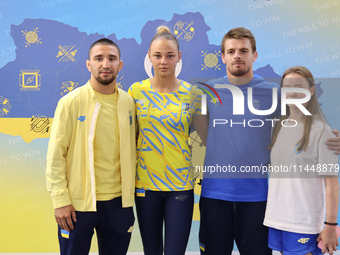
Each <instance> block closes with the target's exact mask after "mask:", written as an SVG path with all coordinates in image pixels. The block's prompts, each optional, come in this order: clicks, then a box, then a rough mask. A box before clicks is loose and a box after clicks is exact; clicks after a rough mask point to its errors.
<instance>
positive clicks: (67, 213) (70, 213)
mask: <svg viewBox="0 0 340 255" xmlns="http://www.w3.org/2000/svg"><path fill="white" fill-rule="evenodd" d="M54 215H55V220H56V222H57V223H58V224H59V226H60V227H61V228H62V229H64V230H66V231H68V232H70V230H73V229H74V227H73V222H77V218H76V210H75V209H74V207H73V206H72V205H67V206H64V207H60V208H57V209H55V213H54Z"/></svg>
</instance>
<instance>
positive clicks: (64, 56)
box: [57, 45, 77, 62]
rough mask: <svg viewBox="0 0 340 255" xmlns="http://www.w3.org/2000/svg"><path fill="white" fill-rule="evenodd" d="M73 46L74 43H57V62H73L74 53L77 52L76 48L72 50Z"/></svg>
mask: <svg viewBox="0 0 340 255" xmlns="http://www.w3.org/2000/svg"><path fill="white" fill-rule="evenodd" d="M74 47H75V45H73V46H72V45H68V46H61V45H59V47H58V48H59V51H58V54H57V58H59V57H60V59H59V61H58V62H70V61H72V62H74V61H75V59H74V56H75V55H76V53H77V50H73V49H74Z"/></svg>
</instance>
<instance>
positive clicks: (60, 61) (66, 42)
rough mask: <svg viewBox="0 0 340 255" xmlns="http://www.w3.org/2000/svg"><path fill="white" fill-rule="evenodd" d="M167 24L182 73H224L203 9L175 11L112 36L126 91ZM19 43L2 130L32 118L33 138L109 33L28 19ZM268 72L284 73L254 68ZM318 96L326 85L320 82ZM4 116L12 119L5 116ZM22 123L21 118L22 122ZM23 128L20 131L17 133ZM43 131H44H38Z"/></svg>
mask: <svg viewBox="0 0 340 255" xmlns="http://www.w3.org/2000/svg"><path fill="white" fill-rule="evenodd" d="M160 25H167V26H168V27H169V28H170V29H171V31H172V32H173V33H174V34H175V35H176V36H177V38H178V41H179V44H180V49H181V51H182V68H181V72H180V74H179V76H178V78H180V79H183V80H185V81H188V82H191V83H193V84H196V82H197V81H198V80H202V81H206V80H208V79H211V78H217V77H223V76H224V75H225V73H226V70H225V65H224V64H223V63H222V61H221V58H220V56H221V51H220V45H212V44H209V39H208V36H207V32H208V31H209V30H210V27H209V26H208V25H207V24H206V23H205V21H204V18H203V16H202V15H201V14H200V13H186V14H184V15H178V14H174V15H173V18H172V19H171V20H170V21H165V20H154V21H149V22H147V23H146V24H145V26H144V27H143V29H142V31H141V33H140V36H141V43H140V44H138V43H137V41H136V39H134V38H129V39H125V38H122V39H117V38H116V35H115V33H114V31H112V32H113V33H112V34H110V35H109V36H107V37H108V38H109V39H111V40H113V41H115V42H116V43H117V44H118V45H119V47H120V49H121V53H122V56H121V59H122V60H123V61H124V67H123V69H122V71H121V72H120V73H119V75H118V77H117V83H118V85H119V86H120V87H121V88H123V89H124V90H126V91H127V89H128V88H129V86H130V85H131V84H132V83H134V82H136V81H140V80H143V79H145V78H148V74H147V71H146V68H145V66H144V61H145V57H146V54H147V51H148V48H149V43H150V40H151V38H152V37H153V36H154V34H155V31H156V28H157V27H158V26H160ZM11 36H12V38H13V40H14V43H15V46H16V58H15V60H14V61H12V62H9V63H7V64H6V65H5V66H4V67H3V68H1V69H0V76H1V77H2V82H1V83H0V108H1V109H0V121H1V120H2V122H1V123H5V124H2V125H0V132H1V133H5V134H9V135H14V136H15V135H21V136H25V135H24V134H22V133H20V132H22V131H20V130H22V128H23V127H20V128H19V127H18V128H9V127H8V123H9V122H8V121H10V119H12V120H14V119H18V118H20V119H27V122H25V124H22V125H24V126H27V127H26V129H27V135H29V134H32V132H35V134H34V137H32V138H31V139H25V137H23V139H24V140H25V141H26V142H29V141H31V140H32V139H34V138H39V137H41V138H46V137H48V133H49V126H50V124H51V121H42V120H43V119H44V120H46V119H50V118H51V119H52V118H53V115H54V111H55V108H56V105H57V102H58V100H59V99H60V98H61V97H62V96H63V95H65V94H67V93H69V92H70V91H72V90H73V89H75V88H77V87H79V86H82V85H83V84H85V83H86V82H87V81H88V79H89V78H90V73H89V72H88V70H87V68H86V65H85V62H86V60H87V59H88V49H89V47H90V45H91V44H92V43H93V42H94V41H96V40H98V39H100V38H103V37H105V36H104V35H101V34H98V33H96V34H90V35H88V34H87V33H85V32H80V31H79V30H78V29H77V28H76V27H71V26H69V25H65V24H63V23H60V22H57V21H53V20H45V19H25V20H24V21H23V22H22V23H21V24H20V25H18V26H16V25H12V26H11ZM255 73H257V74H259V75H260V76H262V77H265V78H279V77H280V76H279V75H278V74H276V73H275V72H274V71H273V69H272V67H271V66H270V65H269V64H268V65H266V66H264V67H261V68H259V69H257V70H255ZM318 90H319V93H318V94H319V96H320V92H321V93H322V90H321V88H320V86H318ZM5 119H6V120H7V122H4V121H5ZM18 126H21V124H18ZM18 132H19V133H18ZM39 135H40V136H39Z"/></svg>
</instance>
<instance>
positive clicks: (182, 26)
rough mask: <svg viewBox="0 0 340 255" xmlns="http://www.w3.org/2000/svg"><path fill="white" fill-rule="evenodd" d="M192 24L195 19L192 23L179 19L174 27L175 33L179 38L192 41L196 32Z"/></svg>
mask: <svg viewBox="0 0 340 255" xmlns="http://www.w3.org/2000/svg"><path fill="white" fill-rule="evenodd" d="M192 24H194V22H193V21H191V22H190V24H188V23H185V22H182V21H178V22H177V23H176V24H175V27H174V34H175V36H177V39H178V38H180V39H183V40H187V41H190V40H191V39H192V38H193V37H194V34H195V29H194V28H193V27H192Z"/></svg>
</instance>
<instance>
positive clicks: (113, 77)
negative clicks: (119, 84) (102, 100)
mask: <svg viewBox="0 0 340 255" xmlns="http://www.w3.org/2000/svg"><path fill="white" fill-rule="evenodd" d="M94 78H95V79H96V80H97V82H99V83H100V84H102V85H105V86H107V85H109V84H111V83H112V82H113V81H114V80H115V79H116V75H115V74H113V75H112V77H109V78H106V79H103V78H101V77H100V76H99V75H97V76H95V77H94Z"/></svg>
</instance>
